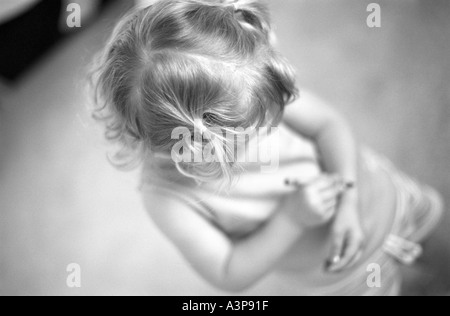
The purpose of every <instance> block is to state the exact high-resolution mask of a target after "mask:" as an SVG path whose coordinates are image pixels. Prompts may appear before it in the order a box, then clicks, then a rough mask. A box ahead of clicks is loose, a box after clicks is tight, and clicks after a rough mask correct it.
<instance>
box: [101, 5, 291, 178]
mask: <svg viewBox="0 0 450 316" xmlns="http://www.w3.org/2000/svg"><path fill="white" fill-rule="evenodd" d="M270 33H271V26H270V22H269V17H268V13H267V10H266V7H265V6H264V5H262V4H261V3H260V1H258V0H241V1H236V2H235V1H220V0H209V1H208V0H163V1H158V2H156V3H155V4H154V5H152V6H150V7H148V8H146V9H143V10H140V11H137V12H133V13H132V14H130V15H128V16H127V17H125V18H124V19H123V20H122V21H121V22H120V23H119V24H118V26H117V27H116V28H115V30H114V32H113V34H112V37H111V39H110V40H109V42H108V44H107V45H106V47H105V49H104V51H103V52H102V54H101V55H100V56H99V58H98V59H97V61H96V64H95V67H94V69H93V72H92V73H93V76H92V79H93V84H94V87H95V93H96V100H97V102H100V108H98V109H97V110H96V117H97V118H99V119H102V120H104V121H106V123H107V137H108V138H109V139H111V140H116V141H119V142H120V143H121V145H122V146H124V148H125V149H129V150H131V151H132V153H134V157H136V156H140V157H141V158H142V157H143V155H144V154H145V153H146V152H151V153H153V154H155V153H156V154H165V155H168V156H170V154H171V151H172V148H173V146H174V144H175V143H177V142H178V141H179V140H178V139H172V138H171V136H172V132H173V130H174V129H176V128H179V127H185V128H187V129H189V130H190V131H192V135H193V134H194V130H200V131H204V130H205V129H208V128H212V127H221V128H223V130H227V129H232V128H236V127H243V128H247V127H250V126H255V127H258V126H267V125H271V124H276V123H277V122H278V121H279V119H280V117H281V115H282V114H283V110H284V107H285V105H286V104H287V103H288V102H290V101H291V100H292V99H293V98H295V96H296V92H297V90H296V87H295V82H294V74H293V71H292V70H291V68H290V66H289V65H288V64H287V63H286V62H285V61H284V60H283V59H282V58H281V56H280V55H279V54H278V53H276V52H275V51H274V49H273V47H272V46H271V44H270V39H269V37H270ZM217 136H222V135H217ZM207 143H209V145H212V146H213V147H214V148H215V149H216V150H217V152H220V153H222V154H223V155H227V154H228V153H229V152H230V151H229V150H227V146H234V143H227V140H226V139H224V138H223V137H216V138H214V137H212V140H208V141H206V140H203V141H202V142H201V146H200V147H203V146H206V145H208V144H207ZM197 145H198V144H197ZM196 147H197V148H198V146H196ZM223 161H225V159H223ZM227 161H229V159H228V160H227ZM176 165H177V168H178V170H179V171H180V172H182V173H183V174H185V175H186V176H189V177H192V178H195V179H197V180H201V181H208V180H215V179H219V178H224V177H227V178H230V177H231V175H232V174H233V170H234V169H236V168H237V167H238V166H237V164H236V163H233V162H228V163H226V162H222V163H217V162H212V163H185V162H181V163H176Z"/></svg>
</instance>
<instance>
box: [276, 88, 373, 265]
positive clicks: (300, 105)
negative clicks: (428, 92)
mask: <svg viewBox="0 0 450 316" xmlns="http://www.w3.org/2000/svg"><path fill="white" fill-rule="evenodd" d="M284 122H285V123H286V125H288V126H289V127H290V128H292V129H293V130H294V131H296V132H298V133H299V134H301V135H302V136H305V137H308V138H310V139H312V140H313V141H314V142H315V143H316V144H317V147H318V150H319V152H320V154H321V158H322V162H323V167H324V168H325V171H326V172H327V173H330V174H337V175H339V176H341V177H342V178H343V179H344V180H346V181H356V180H357V179H358V152H357V145H356V141H355V138H354V136H353V133H352V131H351V129H350V126H349V124H348V123H347V122H346V120H345V119H344V118H343V117H342V116H341V115H340V114H339V113H337V112H336V111H334V110H333V109H332V108H331V107H329V106H328V105H326V104H325V103H324V102H323V101H321V100H319V99H317V98H315V97H314V96H312V95H310V94H307V93H304V94H302V97H301V98H300V99H299V100H297V101H296V102H294V103H293V104H291V105H289V106H288V107H286V112H285V115H284ZM358 202H359V197H358V187H357V186H355V188H353V189H351V190H349V191H347V192H346V193H344V194H343V195H342V198H341V199H340V202H339V206H338V211H337V215H336V218H335V221H334V224H333V246H332V250H331V253H330V257H329V260H328V262H327V268H328V270H329V271H330V272H337V271H341V270H343V269H345V268H348V267H350V266H352V265H353V264H354V263H355V262H356V261H357V260H358V259H359V258H358V257H359V256H360V255H361V251H362V248H363V243H364V234H363V230H362V227H361V223H360V219H359V212H358V206H359V203H358Z"/></svg>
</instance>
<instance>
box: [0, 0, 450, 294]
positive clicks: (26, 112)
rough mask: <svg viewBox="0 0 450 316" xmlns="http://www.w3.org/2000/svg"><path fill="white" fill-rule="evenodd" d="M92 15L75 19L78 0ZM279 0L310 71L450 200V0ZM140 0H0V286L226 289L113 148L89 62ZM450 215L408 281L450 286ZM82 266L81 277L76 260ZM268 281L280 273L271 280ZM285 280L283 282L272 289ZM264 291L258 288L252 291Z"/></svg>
mask: <svg viewBox="0 0 450 316" xmlns="http://www.w3.org/2000/svg"><path fill="white" fill-rule="evenodd" d="M71 2H78V3H80V4H81V6H82V8H83V12H82V13H83V14H82V27H81V28H80V29H78V30H76V31H74V30H72V29H68V28H67V27H66V26H65V23H64V22H65V20H66V18H67V15H68V14H69V13H67V12H66V10H65V9H66V7H67V4H68V3H71ZM371 2H375V1H366V0H339V1H335V0H334V1H333V0H282V1H271V2H270V3H271V7H272V12H273V20H274V23H275V25H276V28H277V33H278V39H279V47H280V50H281V51H282V52H283V53H284V54H285V55H286V56H287V57H288V58H289V59H290V60H291V62H292V63H293V64H294V65H295V67H296V68H297V70H298V76H299V84H300V85H301V87H303V88H307V89H310V90H313V91H314V92H316V93H317V94H319V95H320V96H321V97H323V98H324V99H326V100H328V101H329V102H331V103H332V104H335V105H336V107H337V108H338V109H340V110H341V111H342V112H343V113H345V114H346V115H347V117H348V118H349V119H350V122H351V123H352V124H353V127H354V129H355V131H356V132H357V136H358V138H359V140H360V141H362V142H364V143H366V144H368V145H370V146H371V147H373V148H375V149H376V150H377V151H380V152H382V153H384V154H386V155H387V156H388V157H389V158H391V159H392V160H393V161H394V162H395V163H396V164H397V165H398V166H399V167H400V168H401V169H403V170H405V171H406V172H408V173H409V174H412V175H414V176H415V177H417V178H419V179H420V180H422V181H424V182H426V183H429V184H431V185H433V186H435V187H437V188H438V189H439V190H440V191H441V192H442V193H443V194H444V195H445V198H446V201H447V205H450V173H449V169H450V168H449V167H450V19H449V18H448V17H449V16H450V1H448V0H433V1H429V0H378V1H376V2H377V3H379V4H380V5H381V8H382V15H381V18H382V26H381V28H373V29H372V28H368V27H367V25H366V19H367V16H368V14H369V13H367V12H366V8H367V6H368V4H369V3H371ZM131 5H132V2H131V1H125V0H116V1H114V0H113V1H94V0H84V1H81V0H79V1H54V0H52V1H50V0H41V1H39V0H20V1H18V0H14V1H12V0H0V45H1V50H0V295H221V294H224V293H222V292H219V291H217V290H215V289H213V288H211V287H210V286H208V285H207V284H206V283H204V282H203V281H202V280H200V279H199V278H198V277H197V276H196V275H195V274H194V273H193V272H192V270H191V269H190V268H189V267H188V266H187V265H186V264H185V263H184V261H183V260H182V259H181V258H180V257H179V255H178V253H177V252H176V251H175V249H173V247H172V245H171V244H170V243H169V242H168V241H166V240H165V239H164V237H163V236H162V235H161V234H160V233H159V232H158V231H157V229H156V228H155V227H154V226H153V224H152V223H151V221H150V220H149V218H148V216H147V215H146V212H145V210H144V208H143V206H142V203H141V200H140V196H139V193H138V191H137V187H138V182H139V170H136V171H133V172H130V173H121V172H119V171H117V170H115V169H114V168H113V167H112V166H111V165H109V164H108V162H107V160H106V156H105V153H106V151H107V149H108V146H107V143H106V141H104V139H103V134H102V130H101V127H100V126H98V125H97V124H96V123H94V122H93V121H92V120H91V118H90V114H89V110H88V106H89V100H88V96H87V95H86V93H85V91H84V88H83V78H84V77H85V73H86V67H87V64H88V63H89V61H90V60H91V58H92V56H93V54H95V52H97V51H98V50H99V49H101V48H102V45H103V43H104V41H105V39H106V38H107V36H108V34H109V32H110V30H111V27H112V26H113V25H114V23H115V22H116V21H117V19H118V18H119V17H120V16H122V15H123V14H124V12H125V11H126V10H127V9H128V8H129V7H130V6H131ZM449 240H450V215H448V214H447V215H446V218H444V220H443V221H442V224H441V227H440V228H439V230H438V232H437V233H436V234H435V235H434V236H433V237H432V238H431V240H430V241H429V244H428V247H427V253H426V256H425V257H424V258H423V259H422V261H421V262H420V263H419V264H418V265H417V266H415V267H414V268H408V269H405V271H404V274H405V278H406V282H405V288H404V294H405V295H442V294H446V293H449V294H450V242H449ZM71 263H77V264H79V265H80V266H81V269H82V270H81V272H82V274H81V276H82V279H81V282H82V287H81V288H77V289H71V288H68V287H67V285H66V278H67V276H68V273H67V272H66V268H67V266H68V265H69V264H71ZM266 286H270V282H268V283H267V284H266ZM271 291H272V293H273V294H277V289H276V288H272V289H271ZM259 293H267V292H265V290H264V289H262V288H255V289H253V290H252V291H249V292H248V294H259Z"/></svg>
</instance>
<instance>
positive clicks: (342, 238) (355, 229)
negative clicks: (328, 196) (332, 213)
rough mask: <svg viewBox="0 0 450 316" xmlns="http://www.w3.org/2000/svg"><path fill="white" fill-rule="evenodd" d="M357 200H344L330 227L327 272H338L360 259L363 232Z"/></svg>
mask: <svg viewBox="0 0 450 316" xmlns="http://www.w3.org/2000/svg"><path fill="white" fill-rule="evenodd" d="M357 204H358V203H357V202H356V201H355V202H344V203H343V204H341V206H340V207H339V210H338V212H337V215H336V218H335V222H334V224H333V229H332V232H333V233H332V234H333V235H332V243H333V244H332V245H333V246H332V250H331V254H330V257H329V259H328V261H327V263H326V269H327V271H329V272H340V271H342V270H344V269H347V268H350V267H352V266H353V265H354V264H356V262H357V261H358V260H359V259H361V256H362V254H363V247H364V242H365V240H364V239H365V238H364V232H363V229H362V227H361V223H360V219H359V214H358V206H357Z"/></svg>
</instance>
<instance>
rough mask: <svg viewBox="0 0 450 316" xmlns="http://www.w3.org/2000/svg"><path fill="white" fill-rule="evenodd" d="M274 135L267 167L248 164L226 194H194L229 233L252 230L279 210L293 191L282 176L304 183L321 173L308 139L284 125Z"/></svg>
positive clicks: (196, 192)
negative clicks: (273, 155) (272, 159)
mask: <svg viewBox="0 0 450 316" xmlns="http://www.w3.org/2000/svg"><path fill="white" fill-rule="evenodd" d="M276 137H277V138H276V139H275V141H277V142H278V144H277V147H278V148H279V152H278V153H277V154H278V158H277V161H276V162H275V163H273V162H272V163H271V166H270V168H266V169H261V166H260V165H254V166H248V168H247V169H246V171H245V172H244V173H243V174H242V175H241V177H240V178H239V181H238V182H237V183H236V184H235V185H234V186H233V188H232V189H231V190H230V191H228V192H227V193H220V194H219V193H215V191H214V190H213V189H208V188H204V189H199V190H196V191H195V193H194V194H195V195H196V198H197V199H199V200H201V201H202V203H203V205H205V206H206V207H207V208H208V209H210V210H211V213H213V215H214V217H215V218H216V221H217V222H218V223H217V224H218V225H219V226H221V228H222V229H224V230H225V231H226V232H228V233H230V234H232V235H245V234H247V233H250V232H252V231H253V230H255V229H256V228H258V227H259V226H260V225H262V224H263V223H265V222H266V221H267V220H268V219H270V217H271V216H272V215H273V214H274V213H275V212H277V211H279V209H280V203H281V201H282V199H283V198H285V197H286V196H287V195H289V194H293V193H295V191H294V190H293V189H292V188H291V187H287V186H286V184H285V180H286V179H292V178H294V179H298V180H299V181H301V182H305V183H306V182H309V181H311V180H313V179H315V178H317V176H318V175H320V173H321V168H320V166H319V163H318V162H317V154H316V152H315V148H314V146H313V145H312V143H311V142H309V141H307V140H304V139H302V138H299V137H298V136H297V135H295V134H293V133H292V132H290V131H289V130H287V129H284V128H280V131H279V135H276Z"/></svg>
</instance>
